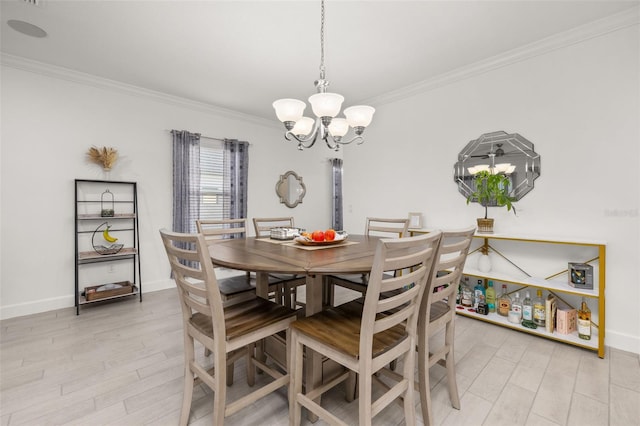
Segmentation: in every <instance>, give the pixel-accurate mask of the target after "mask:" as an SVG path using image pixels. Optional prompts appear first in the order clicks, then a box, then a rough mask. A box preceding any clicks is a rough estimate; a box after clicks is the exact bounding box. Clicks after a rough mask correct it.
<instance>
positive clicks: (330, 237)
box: [324, 229, 336, 241]
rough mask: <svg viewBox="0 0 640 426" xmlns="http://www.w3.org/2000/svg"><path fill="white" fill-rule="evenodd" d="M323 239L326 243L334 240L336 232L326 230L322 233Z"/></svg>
mask: <svg viewBox="0 0 640 426" xmlns="http://www.w3.org/2000/svg"><path fill="white" fill-rule="evenodd" d="M324 239H325V240H327V241H333V240H335V239H336V231H334V230H333V229H327V230H326V231H324Z"/></svg>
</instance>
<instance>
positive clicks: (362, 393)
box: [358, 371, 373, 426]
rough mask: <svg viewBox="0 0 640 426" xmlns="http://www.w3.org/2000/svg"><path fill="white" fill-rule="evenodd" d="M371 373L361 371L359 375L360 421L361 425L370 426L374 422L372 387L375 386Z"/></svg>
mask: <svg viewBox="0 0 640 426" xmlns="http://www.w3.org/2000/svg"><path fill="white" fill-rule="evenodd" d="M371 376H372V373H371V371H361V372H360V374H359V375H358V394H359V395H358V397H359V399H358V420H359V424H360V425H365V426H370V425H371V421H372V411H371V394H372V392H371V387H372V386H373V379H372V377H371Z"/></svg>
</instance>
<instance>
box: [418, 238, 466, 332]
mask: <svg viewBox="0 0 640 426" xmlns="http://www.w3.org/2000/svg"><path fill="white" fill-rule="evenodd" d="M475 231H476V227H475V226H472V227H469V228H466V229H462V230H454V231H444V232H443V233H442V241H441V243H440V248H439V249H438V255H437V256H438V259H437V261H436V264H435V266H434V270H435V271H436V272H438V273H439V274H440V275H441V276H437V275H436V274H434V276H433V277H432V279H431V283H430V284H429V289H428V290H427V293H428V294H427V293H425V295H424V296H423V300H422V302H421V303H420V319H419V320H420V322H423V321H427V323H428V321H429V313H430V304H431V303H434V302H437V301H440V300H446V301H447V304H448V305H449V307H450V309H451V310H455V304H456V301H455V300H456V298H455V292H456V291H457V290H458V283H459V282H460V278H461V277H462V271H463V269H464V264H465V262H466V260H467V255H468V254H469V247H470V246H471V241H472V240H473V235H474V233H475ZM438 288H440V291H437V292H435V293H433V291H434V290H435V289H438ZM427 295H428V296H429V299H427V298H426V297H425V296H427Z"/></svg>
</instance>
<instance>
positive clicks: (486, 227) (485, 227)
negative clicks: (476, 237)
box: [477, 218, 493, 234]
mask: <svg viewBox="0 0 640 426" xmlns="http://www.w3.org/2000/svg"><path fill="white" fill-rule="evenodd" d="M477 221H478V232H482V233H485V234H490V233H493V219H484V218H478V219H477Z"/></svg>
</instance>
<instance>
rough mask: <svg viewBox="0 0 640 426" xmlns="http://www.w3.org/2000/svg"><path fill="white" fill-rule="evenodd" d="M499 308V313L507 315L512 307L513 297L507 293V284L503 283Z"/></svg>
mask: <svg viewBox="0 0 640 426" xmlns="http://www.w3.org/2000/svg"><path fill="white" fill-rule="evenodd" d="M496 309H497V310H498V314H499V315H502V316H503V317H506V316H508V315H509V310H510V309H511V298H510V297H509V294H508V293H507V285H506V284H502V292H501V293H500V296H499V297H498V306H497V307H496Z"/></svg>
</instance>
